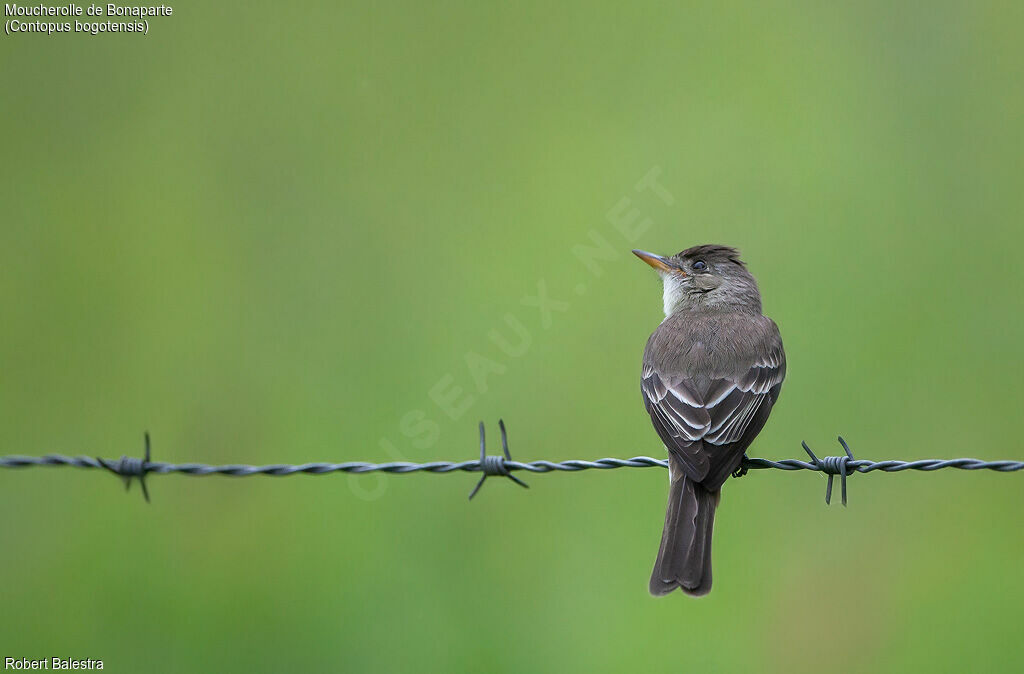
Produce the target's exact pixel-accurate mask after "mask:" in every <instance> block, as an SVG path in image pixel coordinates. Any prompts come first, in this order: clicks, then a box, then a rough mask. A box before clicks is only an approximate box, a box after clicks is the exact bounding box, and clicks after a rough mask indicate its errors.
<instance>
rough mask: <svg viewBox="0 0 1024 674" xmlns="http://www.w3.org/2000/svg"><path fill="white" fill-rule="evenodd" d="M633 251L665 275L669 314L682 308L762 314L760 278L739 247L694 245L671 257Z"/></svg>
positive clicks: (666, 314) (660, 273) (666, 304)
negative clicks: (755, 277)
mask: <svg viewBox="0 0 1024 674" xmlns="http://www.w3.org/2000/svg"><path fill="white" fill-rule="evenodd" d="M633 253H634V254H635V255H636V256H637V257H639V258H640V259H641V260H643V261H644V262H646V263H647V264H649V265H651V266H652V267H654V269H655V270H657V272H658V274H659V275H660V276H661V280H662V283H663V284H664V286H665V294H664V298H665V316H666V317H668V316H671V315H672V314H674V313H677V312H679V311H687V310H702V309H704V310H709V311H717V310H727V311H737V310H739V311H743V310H746V311H754V312H757V313H761V293H760V291H758V289H757V281H756V280H754V277H753V276H752V275H751V273H750V272H748V271H747V266H746V265H745V264H744V263H743V261H742V260H740V252H739V251H738V250H736V249H735V248H730V247H729V246H716V245H703V246H694V247H693V248H687V249H686V250H684V251H682V252H681V253H677V254H675V255H671V256H669V257H662V256H661V255H655V254H654V253H648V252H646V251H643V250H634V251H633Z"/></svg>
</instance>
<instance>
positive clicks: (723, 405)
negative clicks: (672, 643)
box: [633, 244, 786, 597]
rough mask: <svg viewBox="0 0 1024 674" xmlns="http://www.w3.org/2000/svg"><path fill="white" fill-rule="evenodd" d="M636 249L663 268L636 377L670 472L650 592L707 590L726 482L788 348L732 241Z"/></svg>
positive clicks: (773, 396)
mask: <svg viewBox="0 0 1024 674" xmlns="http://www.w3.org/2000/svg"><path fill="white" fill-rule="evenodd" d="M633 253H634V254H635V255H636V256H637V257H639V258H640V259H641V260H643V261H644V262H646V263H647V264H649V265H650V266H651V267H653V268H654V269H655V270H656V271H657V272H658V274H659V275H660V276H661V281H662V286H663V300H664V311H665V319H664V320H663V321H662V322H661V324H660V325H659V326H658V327H657V329H656V330H655V331H654V332H653V333H652V334H651V336H650V338H649V339H648V340H647V346H646V347H645V349H644V355H643V368H642V370H641V378H640V391H641V393H642V395H643V401H644V406H645V407H646V409H647V412H648V414H650V417H651V422H652V423H653V424H654V430H655V431H657V433H658V435H659V436H660V438H661V441H662V442H663V443H664V445H665V448H666V450H667V451H668V472H669V494H668V507H667V508H666V512H665V528H664V530H663V531H662V534H661V546H660V547H659V549H658V557H657V559H656V561H655V562H654V570H653V571H652V573H651V581H650V588H649V589H650V592H651V594H652V595H654V596H656V597H660V596H663V595H666V594H669V593H671V592H672V591H673V590H675V589H676V588H679V589H680V590H682V592H683V593H685V594H687V595H691V596H702V595H706V594H707V593H708V592H710V591H711V533H712V529H713V528H714V522H715V509H716V507H717V506H718V503H719V500H720V498H721V489H722V485H723V483H724V482H725V481H726V479H728V478H729V476H730V475H731V474H733V473H734V472H735V471H737V470H738V469H739V467H740V464H741V462H742V460H743V457H744V455H745V453H746V450H747V447H749V446H750V443H751V442H753V441H754V438H755V437H757V434H758V433H760V432H761V429H762V428H763V427H764V424H765V422H766V421H767V420H768V415H769V414H771V411H772V408H773V407H774V405H775V402H776V400H778V398H779V392H780V391H781V390H782V381H783V379H785V377H786V353H785V351H784V350H783V348H782V337H781V335H780V333H779V328H778V326H777V325H776V324H775V321H773V320H772V319H770V318H768V317H767V316H764V315H763V314H762V313H761V311H762V310H761V293H760V290H759V289H758V286H757V281H756V280H755V279H754V277H753V275H752V274H751V273H750V272H749V271H747V266H746V264H745V263H744V262H743V261H742V260H741V259H740V252H739V251H738V250H737V249H736V248H732V247H730V246H722V245H714V244H707V245H701V246H694V247H692V248H687V249H686V250H684V251H682V252H680V253H678V254H676V255H671V256H667V257H663V256H661V255H655V254H654V253H648V252H646V251H643V250H634V251H633Z"/></svg>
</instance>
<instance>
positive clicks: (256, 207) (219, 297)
mask: <svg viewBox="0 0 1024 674" xmlns="http://www.w3.org/2000/svg"><path fill="white" fill-rule="evenodd" d="M823 5H827V6H823ZM173 7H174V11H175V13H174V15H173V16H172V17H170V18H158V19H153V20H152V21H151V28H150V33H149V35H148V36H147V37H141V36H137V35H101V36H98V37H92V36H87V35H70V36H69V35H61V36H53V37H46V36H41V35H15V36H6V35H5V36H3V38H2V39H0V74H2V78H3V79H2V82H3V87H2V90H0V103H2V105H0V121H2V128H3V140H2V150H0V153H2V155H0V156H2V157H3V161H2V163H0V178H2V179H0V204H2V207H3V208H2V213H3V215H2V221H0V311H2V316H3V318H2V326H3V327H2V330H0V354H2V355H0V362H2V372H0V454H43V453H48V452H61V453H67V454H79V453H84V454H90V455H96V454H99V455H102V456H109V457H117V456H120V455H121V454H129V455H136V456H137V455H140V454H141V451H142V433H143V431H144V430H146V429H148V430H149V431H150V432H151V433H152V434H153V438H154V458H155V459H158V460H164V461H172V462H189V461H200V462H207V463H276V462H305V461H348V460H368V461H388V460H409V461H426V460H435V459H437V460H462V459H470V458H473V456H474V454H475V452H476V451H477V449H476V423H477V421H478V420H480V419H483V420H486V421H487V422H488V423H489V424H490V426H489V428H490V431H491V433H490V437H491V439H492V441H494V440H496V436H497V428H496V422H497V420H498V418H499V417H503V418H504V419H505V420H506V421H507V422H508V424H509V429H510V439H511V445H512V451H513V457H515V458H519V459H523V460H533V459H551V460H560V459H571V458H572V459H574V458H597V457H604V456H617V457H628V456H634V455H652V456H663V452H664V450H663V449H662V447H661V445H660V443H659V442H658V441H657V438H656V436H655V434H654V431H653V430H652V429H651V427H650V422H649V420H648V418H647V415H646V413H645V412H644V409H643V406H642V404H641V401H640V395H639V369H640V367H639V363H640V355H641V352H642V349H643V345H644V342H645V340H646V338H647V335H648V334H649V333H650V332H651V331H652V330H653V329H654V327H655V326H656V325H657V324H658V322H659V321H660V319H661V317H662V316H661V290H660V287H659V283H658V281H657V279H656V277H655V275H654V274H653V273H652V272H651V270H650V269H648V268H647V267H646V266H645V265H643V264H641V263H640V262H639V261H637V260H636V259H634V258H633V257H632V256H631V255H630V254H629V249H630V248H633V247H643V248H646V249H650V250H655V251H659V252H664V253H671V252H675V251H678V250H679V249H681V248H684V247H687V246H690V245H693V244H697V243H707V242H715V243H726V244H731V245H735V246H738V247H740V248H741V249H742V250H743V252H744V256H745V258H746V260H747V262H748V263H749V265H750V267H751V269H752V271H753V272H754V273H755V274H756V275H757V277H758V278H759V280H760V283H761V288H762V292H763V294H764V296H765V302H764V304H765V311H766V313H767V314H768V315H770V316H772V317H773V318H775V319H776V321H777V322H778V323H779V325H780V327H781V329H782V334H783V338H784V340H785V343H786V350H787V353H788V355H789V375H788V379H787V382H786V386H785V388H784V390H783V394H782V398H781V400H780V402H779V404H778V405H777V406H776V408H775V412H774V414H773V418H772V419H771V421H770V422H769V424H768V426H767V427H766V429H765V430H764V432H763V433H762V434H761V437H760V439H759V440H758V441H757V442H756V443H755V445H754V446H753V448H752V449H751V455H752V456H765V457H769V458H789V457H798V458H799V457H802V451H801V449H800V446H799V443H800V441H801V440H807V441H808V442H809V443H811V445H812V447H814V448H815V449H816V450H817V451H818V453H819V455H822V454H835V453H837V452H839V451H840V449H839V446H838V445H837V444H836V443H835V436H836V435H837V434H838V433H842V434H843V435H844V436H845V437H846V438H847V439H848V440H849V441H850V442H851V444H852V446H853V448H854V451H855V452H856V453H857V455H858V456H859V457H862V458H871V459H876V460H880V459H889V458H901V459H915V458H928V457H946V458H952V457H960V456H975V457H980V458H990V459H996V458H1000V459H1001V458H1018V459H1019V458H1021V457H1024V446H1022V443H1021V441H1020V439H1019V432H1020V427H1021V414H1020V406H1021V393H1020V386H1021V381H1022V379H1024V367H1022V360H1021V356H1020V344H1021V342H1022V340H1024V319H1022V318H1021V309H1022V300H1021V297H1022V294H1021V293H1022V290H1024V288H1022V282H1021V277H1020V271H1021V270H1020V264H1019V258H1018V254H1017V248H1018V247H1019V246H1020V245H1021V244H1022V243H1024V235H1022V233H1021V228H1020V224H1021V216H1022V213H1024V208H1022V206H1024V190H1022V186H1021V176H1022V166H1021V157H1022V150H1024V143H1022V140H1021V138H1022V125H1021V119H1022V115H1024V90H1022V88H1021V75H1022V72H1021V71H1022V66H1024V44H1022V41H1021V39H1020V37H1021V31H1022V23H1024V10H1022V9H1021V6H1020V5H1019V4H1017V3H990V2H984V3H971V2H936V3H896V4H893V3H888V2H870V3H845V4H839V3H815V2H807V3H789V2H787V3H780V4H772V5H768V4H765V3H753V2H751V3H707V4H685V5H684V4H678V3H655V4H637V3H630V4H628V6H627V5H625V4H622V3H612V2H608V3H600V4H599V3H573V4H572V5H571V6H570V5H568V4H564V3H563V4H559V5H554V4H552V3H541V2H535V3H522V4H517V5H516V6H514V7H513V6H511V5H509V6H497V5H496V4H493V3H474V2H461V3H457V2H445V3H436V4H435V5H434V6H427V3H367V4H352V3H340V4H339V3H318V4H309V5H307V6H304V7H290V6H286V5H283V4H281V3H266V2H255V3H253V2H247V3H213V4H211V3H197V2H187V3H186V2H182V3H178V4H175V5H173ZM651 171H654V172H655V173H654V175H655V176H656V178H657V181H658V184H659V185H660V188H661V190H662V192H660V193H659V192H657V191H655V190H650V189H648V190H638V189H637V187H636V185H637V183H638V182H640V181H641V180H642V179H643V178H644V176H648V175H650V172H651ZM667 202H671V203H667ZM634 211H635V213H634ZM630 218H633V220H632V224H631V225H630V226H629V227H625V228H617V227H616V226H615V224H613V221H616V220H619V219H623V220H629V219H630ZM648 221H649V222H648ZM623 230H625V233H624V231H623ZM638 230H642V231H640V232H639V233H637V231H638ZM634 235H635V236H634ZM595 241H597V242H605V245H607V246H609V247H611V248H612V249H614V251H615V253H614V254H613V255H607V254H606V255H605V258H602V259H600V260H599V261H598V263H597V270H598V271H595V270H594V269H592V268H591V267H588V265H587V264H585V263H584V261H582V260H581V259H580V258H579V256H577V255H574V253H573V250H574V247H579V246H594V245H595V243H594V242H595ZM538 284H543V286H544V287H545V288H546V291H547V294H548V295H550V297H551V298H552V299H553V300H556V301H558V302H561V303H563V304H560V305H559V308H558V310H556V311H552V312H551V313H550V314H549V315H548V316H547V318H548V319H550V320H549V322H548V323H547V324H546V322H545V320H544V318H545V316H544V315H543V314H542V312H540V311H539V310H538V309H537V308H536V307H535V306H531V304H530V301H529V300H527V301H526V302H525V303H524V298H528V297H530V296H536V295H537V292H538ZM509 316H511V318H509ZM514 328H516V329H514ZM517 329H518V330H519V332H521V333H522V334H518V333H517ZM492 331H497V333H498V336H499V340H498V341H500V340H501V339H504V340H505V341H506V342H509V344H506V348H505V350H502V348H500V346H499V344H498V342H497V341H495V338H494V337H493V336H492ZM523 334H525V335H526V337H525V340H524V338H523ZM510 346H511V347H522V348H509V347H510ZM474 365H475V366H476V367H477V368H484V369H486V370H487V371H486V373H485V374H484V375H481V374H480V372H479V371H478V370H477V371H474V370H473V369H472V367H471V366H474ZM474 372H476V376H474ZM455 389H460V391H461V392H457V391H455ZM432 390H434V393H433V394H432V393H431V391H432ZM445 395H450V396H454V397H456V398H457V401H458V404H459V406H460V407H461V408H460V409H459V410H456V413H454V414H448V413H446V412H445V411H444V410H443V409H442V408H444V407H450V405H446V404H441V405H439V404H438V400H439V399H441V398H443V397H444V396H445ZM492 447H493V448H494V449H495V450H496V449H497V444H496V443H494V444H492ZM525 479H527V480H528V481H529V483H530V490H529V491H528V492H527V491H524V490H522V489H520V488H519V487H516V486H515V485H513V484H511V483H510V482H509V481H507V480H504V481H503V480H499V479H492V480H490V481H489V482H488V484H487V485H486V487H485V488H484V490H483V491H482V492H481V494H480V495H479V496H478V497H477V499H475V500H474V501H473V502H472V503H467V501H466V495H467V493H468V492H469V490H470V488H471V487H472V485H473V483H474V482H475V480H476V475H474V474H462V473H460V474H455V475H428V474H416V475H406V476H388V477H380V476H374V475H369V476H361V477H349V476H346V475H337V474H336V475H330V476H322V477H314V476H296V477H291V478H288V479H279V478H265V477H254V478H250V479H245V480H236V479H231V478H224V477H210V478H204V479H197V478H189V477H181V476H151V478H150V480H149V485H150V490H151V492H152V495H153V502H152V504H151V505H148V506H147V505H146V504H144V503H143V502H142V498H141V496H140V494H139V493H138V487H137V486H135V487H133V490H132V493H130V494H128V495H125V493H124V491H123V489H122V488H120V484H119V483H118V481H117V480H116V479H115V478H114V477H112V476H109V475H102V474H99V473H96V472H89V473H85V472H81V471H76V470H72V469H63V470H57V469H42V468H39V469H30V470H25V471H3V472H0V508H2V513H3V515H2V518H0V522H2V524H0V537H2V552H0V578H2V587H0V604H2V610H0V656H14V657H29V658H42V657H52V656H55V655H59V656H63V657H78V658H84V657H93V658H102V659H103V660H104V662H105V668H106V669H107V670H109V671H124V672H141V671H154V672H159V671H168V672H173V671H303V670H307V671H334V670H341V671H401V670H416V669H428V670H434V671H452V672H455V671H493V672H504V671H508V672H517V671H588V672H613V671H728V670H745V671H755V670H760V671H779V672H820V671H827V670H829V669H841V670H846V671H873V672H880V671H891V672H905V671H908V670H918V669H920V670H928V671H950V672H953V671H956V672H959V671H963V670H965V669H967V670H974V671H979V670H988V671H992V670H1018V671H1019V670H1020V669H1021V668H1022V667H1024V652H1022V651H1021V649H1020V638H1021V636H1022V621H1021V618H1022V608H1021V607H1022V605H1024V575H1022V574H1021V564H1022V561H1024V536H1022V512H1024V510H1022V509H1024V475H1022V474H1010V475H1000V474H996V473H963V472H955V471H945V472H940V473H932V474H923V473H913V474H911V473H902V474H899V475H885V474H879V473H875V474H872V475H870V476H855V477H854V478H852V480H851V485H850V490H851V493H850V499H851V501H850V507H849V508H847V509H843V508H841V507H840V506H838V504H837V503H833V506H832V507H830V508H827V507H825V505H824V504H823V502H822V493H823V489H824V479H823V478H822V477H821V476H820V475H814V474H811V473H783V472H780V471H772V472H756V473H752V474H751V475H749V476H748V477H746V478H744V479H743V480H740V481H735V482H730V483H729V484H727V485H726V489H725V494H724V500H723V504H722V507H721V509H720V510H719V515H718V519H717V527H716V532H715V589H714V591H713V592H712V594H711V595H710V596H709V597H707V598H706V599H703V600H690V599H687V598H685V597H684V596H682V595H678V596H672V597H668V598H665V599H662V600H655V599H653V598H651V597H650V596H648V594H647V589H646V588H647V579H648V574H649V572H650V567H651V565H652V563H653V560H654V555H655V552H656V549H657V546H658V540H659V535H660V530H661V525H662V518H663V509H664V499H665V491H666V485H665V482H666V479H665V474H664V472H663V471H661V470H660V469H649V470H622V471H615V472H597V471H592V472H588V473H581V474H576V475H567V474H557V475H539V476H525Z"/></svg>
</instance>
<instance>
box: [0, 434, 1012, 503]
mask: <svg viewBox="0 0 1024 674" xmlns="http://www.w3.org/2000/svg"><path fill="white" fill-rule="evenodd" d="M499 426H500V428H501V436H502V448H503V450H504V451H503V455H500V454H499V455H494V456H488V455H487V453H486V447H485V444H484V425H483V422H481V423H480V459H479V460H475V459H474V460H472V461H458V462H452V461H431V462H426V463H411V462H407V461H392V462H388V463H368V462H365V461H349V462H344V463H322V462H318V463H301V464H270V465H265V466H252V465H247V464H228V465H221V466H214V465H209V464H204V463H177V464H175V463H165V462H163V461H151V460H150V447H149V434H148V433H147V434H146V436H145V438H146V450H145V452H146V453H145V458H144V459H134V458H130V457H126V456H122V457H121V459H120V460H119V461H114V460H110V459H102V458H92V457H89V456H65V455H62V454H47V455H45V456H0V468H25V467H30V466H74V467H76V468H103V469H105V470H108V471H110V472H112V473H114V474H116V475H118V476H120V477H122V478H123V479H124V480H125V482H126V487H128V486H130V485H131V480H132V479H134V478H138V479H139V481H140V483H141V485H142V491H143V496H144V497H145V499H146V501H147V502H148V501H149V492H148V490H147V489H146V484H145V477H146V475H147V474H150V473H157V474H168V473H179V474H183V475H193V476H199V475H227V476H231V477H249V476H251V475H271V476H276V477H282V476H286V475H296V474H299V473H305V474H308V475H324V474H326V473H357V474H358V473H373V472H381V473H397V474H405V473H418V472H425V473H453V472H458V471H462V472H469V473H473V472H480V473H483V475H482V476H481V478H480V481H479V482H478V483H477V485H476V487H474V489H473V491H472V493H471V494H470V495H469V497H470V498H473V496H475V495H476V493H477V492H478V491H479V490H480V487H482V486H483V483H484V480H486V479H487V477H488V476H491V475H499V476H504V477H508V478H509V479H511V480H513V481H514V482H516V483H517V484H519V485H521V486H523V487H526V486H527V485H526V484H525V483H524V482H523V481H522V480H520V479H519V478H517V477H516V476H515V475H513V474H512V471H517V470H524V471H527V472H530V473H550V472H556V471H560V472H569V473H575V472H578V471H581V470H611V469H615V468H665V467H667V466H668V461H666V460H664V459H654V458H651V457H649V456H635V457H633V458H630V459H614V458H606V459H595V460H593V461H585V460H579V459H572V460H568V461H543V460H542V461H528V462H522V461H513V460H512V457H511V455H510V454H509V450H508V440H507V437H506V433H505V424H504V422H503V421H499ZM839 443H840V444H841V445H842V446H843V449H844V450H845V452H846V454H845V455H844V456H825V457H822V458H820V459H819V458H818V457H817V456H815V454H814V452H813V451H811V448H810V447H808V446H807V443H802V446H803V448H804V450H805V451H806V452H807V454H808V455H809V456H810V459H811V461H801V460H799V459H782V460H781V461H772V460H770V459H761V458H753V459H751V458H747V457H743V461H742V462H741V463H740V467H739V468H738V469H737V472H736V473H735V475H736V476H737V477H739V476H742V475H744V474H745V473H746V472H747V471H748V470H767V469H777V470H786V471H793V470H809V471H815V472H819V473H824V474H825V475H827V476H828V483H827V486H826V490H825V503H830V502H831V496H832V478H833V476H835V475H839V476H840V482H841V485H842V502H843V505H846V480H847V477H848V476H850V475H852V474H853V473H870V472H873V471H882V472H885V473H898V472H902V471H905V470H916V471H925V472H932V471H936V470H943V469H945V468H956V469H959V470H993V471H997V472H1000V473H1009V472H1013V471H1019V470H1024V461H983V460H981V459H971V458H962V459H920V460H917V461H899V460H886V461H868V460H866V459H855V458H854V457H853V452H852V451H851V450H850V448H849V446H848V445H847V444H846V441H845V440H843V438H842V437H840V438H839Z"/></svg>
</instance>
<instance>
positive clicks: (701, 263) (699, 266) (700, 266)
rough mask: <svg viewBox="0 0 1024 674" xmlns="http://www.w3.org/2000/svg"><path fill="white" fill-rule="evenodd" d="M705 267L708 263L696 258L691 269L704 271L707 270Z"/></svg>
mask: <svg viewBox="0 0 1024 674" xmlns="http://www.w3.org/2000/svg"><path fill="white" fill-rule="evenodd" d="M707 268H708V265H707V264H706V263H705V262H704V260H697V261H696V262H694V263H693V271H705V270H707Z"/></svg>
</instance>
